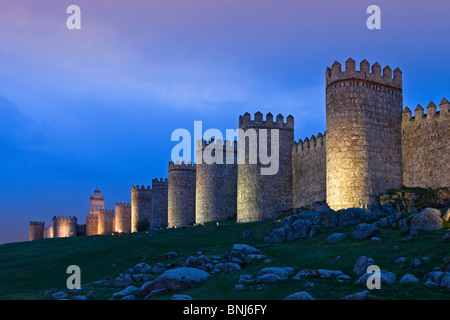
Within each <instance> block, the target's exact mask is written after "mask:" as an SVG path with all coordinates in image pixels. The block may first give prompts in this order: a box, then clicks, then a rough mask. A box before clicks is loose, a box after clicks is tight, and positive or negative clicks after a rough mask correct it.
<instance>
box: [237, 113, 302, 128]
mask: <svg viewBox="0 0 450 320" xmlns="http://www.w3.org/2000/svg"><path fill="white" fill-rule="evenodd" d="M239 128H242V129H247V128H259V129H280V130H294V117H293V116H292V115H289V116H287V117H286V122H285V121H284V117H283V115H281V114H278V115H277V117H276V119H275V121H274V119H273V115H272V114H271V113H270V112H269V113H268V114H267V115H266V119H265V120H264V119H263V114H262V113H261V112H259V111H258V112H256V113H255V115H254V118H253V119H251V116H250V113H248V112H246V113H244V115H242V116H239Z"/></svg>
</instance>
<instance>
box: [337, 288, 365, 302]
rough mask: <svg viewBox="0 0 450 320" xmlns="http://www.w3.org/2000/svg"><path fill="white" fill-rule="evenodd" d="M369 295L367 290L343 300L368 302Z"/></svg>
mask: <svg viewBox="0 0 450 320" xmlns="http://www.w3.org/2000/svg"><path fill="white" fill-rule="evenodd" d="M368 295H369V291H367V290H365V291H362V292H358V293H354V294H350V295H348V296H345V297H343V298H342V300H366V298H367V296H368Z"/></svg>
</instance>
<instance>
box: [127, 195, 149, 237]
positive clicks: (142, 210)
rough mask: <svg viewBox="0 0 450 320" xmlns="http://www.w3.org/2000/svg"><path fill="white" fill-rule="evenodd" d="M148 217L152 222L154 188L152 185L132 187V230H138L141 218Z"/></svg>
mask: <svg viewBox="0 0 450 320" xmlns="http://www.w3.org/2000/svg"><path fill="white" fill-rule="evenodd" d="M144 218H147V219H148V222H150V225H151V223H152V189H151V188H150V186H147V188H145V186H141V187H140V188H139V186H136V187H134V186H133V187H131V232H137V223H138V221H139V220H141V219H144Z"/></svg>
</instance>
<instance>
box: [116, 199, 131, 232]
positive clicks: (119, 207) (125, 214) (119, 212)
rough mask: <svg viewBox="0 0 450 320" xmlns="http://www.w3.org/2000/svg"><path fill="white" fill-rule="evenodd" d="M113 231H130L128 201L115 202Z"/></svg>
mask: <svg viewBox="0 0 450 320" xmlns="http://www.w3.org/2000/svg"><path fill="white" fill-rule="evenodd" d="M114 231H115V232H125V233H130V232H131V206H130V204H129V203H116V217H115V218H114Z"/></svg>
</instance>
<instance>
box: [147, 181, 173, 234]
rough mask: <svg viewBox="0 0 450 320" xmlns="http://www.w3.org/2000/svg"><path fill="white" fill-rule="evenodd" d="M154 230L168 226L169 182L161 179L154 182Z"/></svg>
mask: <svg viewBox="0 0 450 320" xmlns="http://www.w3.org/2000/svg"><path fill="white" fill-rule="evenodd" d="M152 190H153V191H152V224H151V226H152V228H166V227H167V226H168V216H167V214H168V213H167V212H168V208H167V205H168V203H167V202H168V194H169V180H168V179H167V178H166V179H163V178H160V179H153V180H152Z"/></svg>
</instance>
